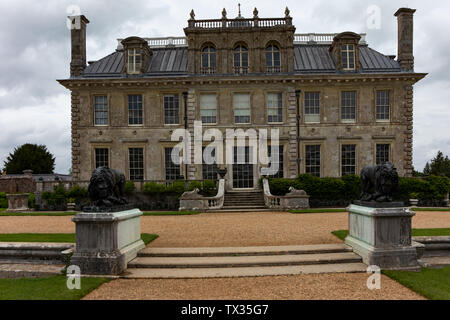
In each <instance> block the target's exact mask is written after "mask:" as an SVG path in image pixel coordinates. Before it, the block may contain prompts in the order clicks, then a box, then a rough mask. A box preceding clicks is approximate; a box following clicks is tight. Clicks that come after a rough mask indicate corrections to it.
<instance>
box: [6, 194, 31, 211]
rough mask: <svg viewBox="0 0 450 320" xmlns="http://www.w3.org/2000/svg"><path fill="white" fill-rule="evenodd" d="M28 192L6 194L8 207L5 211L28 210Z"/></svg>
mask: <svg viewBox="0 0 450 320" xmlns="http://www.w3.org/2000/svg"><path fill="white" fill-rule="evenodd" d="M28 196H29V194H28V193H16V194H7V195H6V198H7V199H8V209H7V210H6V212H22V211H28V210H30V208H28Z"/></svg>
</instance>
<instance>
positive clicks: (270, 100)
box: [267, 93, 283, 122]
mask: <svg viewBox="0 0 450 320" xmlns="http://www.w3.org/2000/svg"><path fill="white" fill-rule="evenodd" d="M267 107H268V110H267V114H268V122H283V101H282V95H281V93H269V94H268V96H267Z"/></svg>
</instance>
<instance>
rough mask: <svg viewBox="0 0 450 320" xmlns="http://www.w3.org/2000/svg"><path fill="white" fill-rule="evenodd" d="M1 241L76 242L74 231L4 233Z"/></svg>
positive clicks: (148, 236) (145, 237)
mask: <svg viewBox="0 0 450 320" xmlns="http://www.w3.org/2000/svg"><path fill="white" fill-rule="evenodd" d="M156 238H158V235H156V234H149V233H142V234H141V239H142V241H144V243H145V244H146V245H147V244H148V243H150V242H152V241H153V240H155V239H156ZM0 242H56V243H59V242H67V243H72V242H75V234H74V233H4V234H0Z"/></svg>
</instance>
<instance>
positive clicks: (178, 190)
mask: <svg viewBox="0 0 450 320" xmlns="http://www.w3.org/2000/svg"><path fill="white" fill-rule="evenodd" d="M166 190H167V192H168V193H175V194H179V195H181V194H182V193H183V192H184V190H185V184H184V181H175V182H174V183H172V184H171V185H169V186H167V189H166Z"/></svg>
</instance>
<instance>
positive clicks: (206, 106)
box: [200, 93, 217, 125]
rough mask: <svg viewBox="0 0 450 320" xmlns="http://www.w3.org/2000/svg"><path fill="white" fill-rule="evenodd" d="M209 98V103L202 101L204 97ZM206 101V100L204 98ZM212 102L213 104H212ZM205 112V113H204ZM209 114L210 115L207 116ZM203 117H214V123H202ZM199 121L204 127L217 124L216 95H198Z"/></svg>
mask: <svg viewBox="0 0 450 320" xmlns="http://www.w3.org/2000/svg"><path fill="white" fill-rule="evenodd" d="M207 96H211V97H214V99H212V98H211V100H210V101H206V100H205V101H204V100H203V99H204V97H207ZM205 99H206V98H205ZM213 101H214V102H213ZM204 112H206V113H204ZM207 113H211V115H209V114H207ZM203 117H215V120H216V121H214V122H203ZM200 119H201V121H202V123H203V124H205V125H212V124H217V94H216V93H202V94H200Z"/></svg>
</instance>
